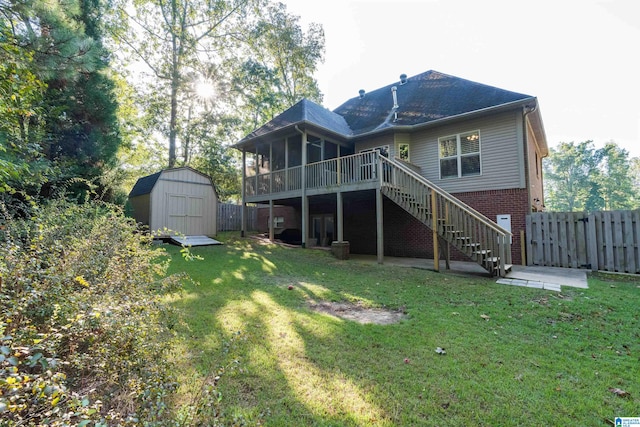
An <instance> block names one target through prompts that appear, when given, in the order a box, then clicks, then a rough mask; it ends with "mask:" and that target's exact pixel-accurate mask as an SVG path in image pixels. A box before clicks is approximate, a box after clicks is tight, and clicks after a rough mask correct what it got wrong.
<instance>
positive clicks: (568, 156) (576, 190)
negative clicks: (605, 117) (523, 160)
mask: <svg viewBox="0 0 640 427" xmlns="http://www.w3.org/2000/svg"><path fill="white" fill-rule="evenodd" d="M549 153H550V154H549V157H548V158H547V159H546V160H545V162H544V170H545V193H546V194H545V204H546V208H547V210H552V211H597V210H616V209H633V208H637V207H640V199H639V198H638V194H640V188H639V187H638V181H639V180H638V176H637V172H636V175H635V176H634V173H633V169H632V168H631V165H632V164H637V162H638V159H637V158H636V159H630V158H629V153H628V151H626V150H625V149H623V148H620V147H619V146H618V145H617V144H616V143H614V142H608V143H607V144H605V146H604V147H603V148H600V149H596V148H595V146H594V144H593V142H592V141H584V142H580V143H577V144H576V143H573V142H570V143H566V142H561V143H560V144H558V146H557V147H556V148H552V149H550V151H549Z"/></svg>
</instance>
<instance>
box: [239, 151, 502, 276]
mask: <svg viewBox="0 0 640 427" xmlns="http://www.w3.org/2000/svg"><path fill="white" fill-rule="evenodd" d="M370 189H376V190H378V191H377V193H376V210H377V211H378V213H377V216H378V217H379V218H381V217H382V195H384V196H386V197H387V198H388V199H390V200H391V201H393V202H394V203H396V204H397V205H398V206H400V207H402V208H403V209H404V210H405V211H407V212H408V213H409V214H411V215H412V216H413V217H414V218H416V219H418V220H419V221H420V222H422V223H423V224H425V225H426V226H427V227H429V228H430V229H431V230H432V232H433V245H434V253H436V254H437V253H440V252H439V251H440V250H443V252H444V253H445V254H448V253H449V246H450V245H451V246H454V247H456V248H457V249H458V250H459V251H461V252H462V253H463V254H465V255H466V256H468V257H469V258H470V259H471V260H473V261H474V262H476V263H477V264H479V265H480V266H482V267H483V268H484V269H485V270H487V271H488V272H489V273H491V274H497V275H500V276H505V274H506V273H507V271H508V269H509V268H510V266H511V264H512V262H511V243H510V239H511V233H509V232H508V231H507V230H505V229H503V228H502V227H500V226H499V225H498V224H496V223H495V222H493V221H492V220H490V219H489V218H487V217H486V216H484V215H483V214H481V213H480V212H478V211H476V210H475V209H473V208H472V207H470V206H468V205H466V204H464V203H463V202H461V201H460V200H458V199H457V198H455V197H453V196H452V195H451V194H449V193H447V192H446V191H444V190H442V189H441V188H439V187H438V186H436V185H435V184H433V183H431V182H430V181H428V180H426V179H425V178H424V177H422V176H421V175H419V174H418V173H416V172H415V171H413V170H412V169H410V168H408V167H407V166H405V165H403V164H402V163H401V162H397V161H394V160H391V159H387V158H386V157H383V156H382V155H380V153H378V152H377V151H369V152H364V153H359V154H354V155H351V156H346V157H338V158H335V159H329V160H324V161H321V162H316V163H312V164H308V165H306V166H304V167H302V166H297V167H293V168H288V169H283V170H278V171H273V172H268V173H263V174H259V175H256V176H250V177H245V194H244V201H245V203H246V202H249V203H265V202H270V203H271V204H272V202H273V201H274V200H279V199H288V198H298V197H301V198H304V197H307V196H314V195H321V194H330V193H342V192H347V191H359V190H370ZM340 200H341V197H338V213H337V215H338V236H339V238H338V240H340V239H341V237H340V236H341V225H340V224H341V222H342V221H341V219H340V218H341V215H342V212H341V210H342V207H341V201H340ZM304 209H305V208H304V203H303V217H304V216H305V210H304ZM378 227H379V228H378V230H377V234H378V236H380V235H382V228H381V227H382V226H381V224H378ZM304 231H305V229H304V224H303V233H304ZM382 247H383V243H382V241H381V239H380V237H378V253H379V254H381V253H382ZM434 262H435V269H436V270H438V269H439V265H438V263H439V259H438V258H436V259H435V260H434ZM447 262H448V259H447Z"/></svg>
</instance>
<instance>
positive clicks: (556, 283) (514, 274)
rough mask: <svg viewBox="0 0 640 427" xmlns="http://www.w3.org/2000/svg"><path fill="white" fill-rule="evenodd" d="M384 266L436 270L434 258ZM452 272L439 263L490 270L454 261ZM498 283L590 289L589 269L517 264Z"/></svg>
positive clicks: (457, 269) (371, 258)
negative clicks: (446, 265) (588, 280)
mask: <svg viewBox="0 0 640 427" xmlns="http://www.w3.org/2000/svg"><path fill="white" fill-rule="evenodd" d="M349 258H350V259H352V260H355V261H360V262H366V263H377V258H376V256H375V255H357V254H350V255H349ZM383 264H385V265H395V266H400V267H411V268H422V269H425V270H433V259H423V258H401V257H387V256H386V257H384V260H383ZM450 267H451V268H450V270H446V269H445V263H444V261H443V260H441V261H440V269H441V271H442V272H446V271H451V272H454V273H462V274H472V275H481V276H485V277H486V276H487V274H488V273H487V271H486V270H485V269H483V268H482V267H480V266H479V265H478V264H476V263H474V262H464V261H451V265H450ZM497 283H500V284H504V285H513V286H522V287H528V288H538V289H545V290H550V291H554V292H560V291H561V290H562V286H570V287H574V288H582V289H587V288H588V285H587V270H578V269H572V268H559V267H540V266H523V265H514V266H513V267H512V269H511V272H509V273H507V276H506V277H503V278H498V279H497Z"/></svg>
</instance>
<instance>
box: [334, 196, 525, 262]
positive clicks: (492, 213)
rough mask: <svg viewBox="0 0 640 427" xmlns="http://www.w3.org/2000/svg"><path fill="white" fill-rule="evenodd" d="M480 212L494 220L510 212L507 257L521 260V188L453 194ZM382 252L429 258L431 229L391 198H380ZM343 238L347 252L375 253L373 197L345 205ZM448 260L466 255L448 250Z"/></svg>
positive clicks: (523, 208) (523, 217)
mask: <svg viewBox="0 0 640 427" xmlns="http://www.w3.org/2000/svg"><path fill="white" fill-rule="evenodd" d="M453 196H455V197H457V198H458V199H460V200H461V201H463V202H464V203H466V204H468V205H470V206H472V207H473V208H474V209H476V210H477V211H479V212H481V213H482V214H483V215H485V216H486V217H488V218H489V219H491V220H492V221H496V217H497V216H498V215H504V214H509V215H511V232H512V233H513V242H512V245H511V257H512V261H513V263H514V264H520V263H521V251H520V230H525V228H526V222H525V221H526V215H527V213H529V210H528V207H529V200H528V197H527V191H526V190H525V189H508V190H488V191H474V192H468V193H457V194H453ZM383 206H384V213H383V215H384V253H385V255H388V256H397V257H414V258H433V243H432V232H431V230H430V229H429V228H428V227H427V226H425V225H424V224H422V223H421V222H420V221H418V220H417V219H415V218H414V217H413V216H411V215H410V214H409V213H407V212H406V211H405V210H404V209H402V208H401V207H400V206H398V205H396V204H395V203H394V202H392V201H391V200H389V199H387V198H384V205H383ZM344 234H345V240H348V241H349V242H350V244H351V252H352V253H359V254H375V253H376V217H375V199H373V198H371V199H369V200H360V201H358V203H357V204H356V203H353V204H345V224H344ZM451 259H453V260H463V261H468V258H467V257H465V256H464V255H463V254H461V253H460V252H459V251H457V250H456V249H455V248H452V249H451Z"/></svg>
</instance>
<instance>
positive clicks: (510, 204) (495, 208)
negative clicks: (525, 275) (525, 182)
mask: <svg viewBox="0 0 640 427" xmlns="http://www.w3.org/2000/svg"><path fill="white" fill-rule="evenodd" d="M453 196H455V197H457V198H458V199H460V200H461V201H463V202H464V203H466V204H468V205H469V206H472V207H473V208H474V209H475V210H477V211H479V212H480V213H482V214H484V215H485V216H486V217H488V218H489V219H490V220H492V221H496V217H497V216H498V215H504V214H509V215H511V233H512V234H513V242H512V243H511V258H512V261H513V263H514V264H521V263H522V261H521V254H522V251H521V250H520V231H521V230H526V227H527V223H526V220H527V214H528V213H529V212H530V210H529V206H530V205H529V198H528V194H527V190H526V189H524V188H512V189H508V190H488V191H474V192H469V193H457V194H454V195H453Z"/></svg>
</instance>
